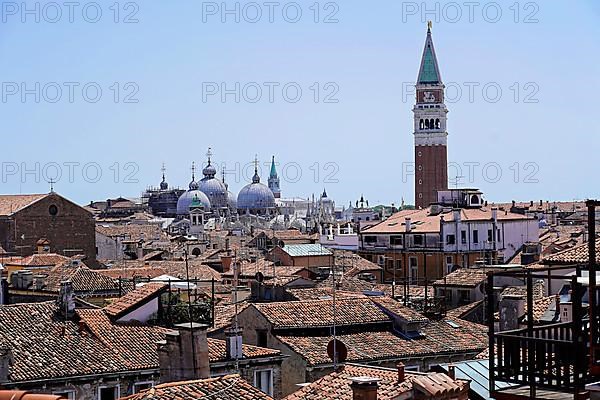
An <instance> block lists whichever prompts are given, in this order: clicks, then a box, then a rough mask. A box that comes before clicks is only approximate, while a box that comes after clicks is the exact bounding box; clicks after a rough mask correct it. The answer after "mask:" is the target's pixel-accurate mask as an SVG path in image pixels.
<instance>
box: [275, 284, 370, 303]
mask: <svg viewBox="0 0 600 400" xmlns="http://www.w3.org/2000/svg"><path fill="white" fill-rule="evenodd" d="M286 291H287V292H288V293H289V294H290V295H291V296H292V298H293V299H295V300H298V301H306V300H325V299H333V289H332V288H331V287H326V286H323V287H314V288H298V289H296V288H294V289H286ZM335 294H336V297H337V298H365V295H364V294H362V293H360V292H348V291H345V290H336V291H335Z"/></svg>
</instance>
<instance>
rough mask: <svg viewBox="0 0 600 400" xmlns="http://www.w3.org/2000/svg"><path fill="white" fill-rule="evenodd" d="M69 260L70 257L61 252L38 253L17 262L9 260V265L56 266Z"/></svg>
mask: <svg viewBox="0 0 600 400" xmlns="http://www.w3.org/2000/svg"><path fill="white" fill-rule="evenodd" d="M68 260H69V257H65V256H63V255H61V254H56V253H36V254H32V255H30V256H27V257H24V258H23V259H21V260H19V261H16V262H7V263H6V264H9V265H22V266H27V267H54V266H56V265H58V264H63V263H65V262H66V261H68Z"/></svg>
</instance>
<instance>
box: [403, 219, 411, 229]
mask: <svg viewBox="0 0 600 400" xmlns="http://www.w3.org/2000/svg"><path fill="white" fill-rule="evenodd" d="M410 221H411V220H410V218H408V217H407V218H405V219H404V225H405V228H406V232H410V231H411V230H412V226H411V222H410Z"/></svg>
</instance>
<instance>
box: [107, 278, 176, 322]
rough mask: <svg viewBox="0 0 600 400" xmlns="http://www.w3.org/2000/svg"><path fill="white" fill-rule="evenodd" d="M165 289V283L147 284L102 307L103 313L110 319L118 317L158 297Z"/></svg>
mask: <svg viewBox="0 0 600 400" xmlns="http://www.w3.org/2000/svg"><path fill="white" fill-rule="evenodd" d="M166 288H167V285H166V284H165V283H148V284H145V285H143V286H141V287H139V288H136V289H135V290H133V291H131V292H129V293H127V294H126V295H125V296H122V297H120V298H118V299H116V300H115V301H113V302H112V303H110V304H109V305H108V306H106V307H104V311H105V312H106V313H107V314H108V315H110V316H111V317H119V316H120V315H123V314H125V313H126V312H127V311H129V310H131V309H133V308H135V307H137V306H139V305H142V304H144V303H145V302H147V301H148V300H150V299H152V298H154V297H156V296H158V295H159V294H160V293H161V292H162V291H163V290H165V289H166Z"/></svg>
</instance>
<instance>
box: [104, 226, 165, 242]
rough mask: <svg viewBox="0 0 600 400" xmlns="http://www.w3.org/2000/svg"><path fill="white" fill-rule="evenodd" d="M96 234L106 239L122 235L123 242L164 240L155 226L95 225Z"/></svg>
mask: <svg viewBox="0 0 600 400" xmlns="http://www.w3.org/2000/svg"><path fill="white" fill-rule="evenodd" d="M96 232H98V233H101V234H103V235H104V236H108V237H116V236H121V235H123V236H124V237H125V240H140V239H144V240H146V241H149V240H161V239H166V236H165V235H164V233H163V231H162V229H161V228H160V226H159V225H157V224H127V225H96Z"/></svg>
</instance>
